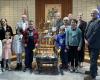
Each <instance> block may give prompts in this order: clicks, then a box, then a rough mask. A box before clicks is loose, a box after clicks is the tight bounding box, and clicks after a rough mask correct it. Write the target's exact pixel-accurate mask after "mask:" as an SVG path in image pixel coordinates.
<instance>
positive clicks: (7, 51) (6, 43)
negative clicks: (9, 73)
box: [2, 32, 12, 70]
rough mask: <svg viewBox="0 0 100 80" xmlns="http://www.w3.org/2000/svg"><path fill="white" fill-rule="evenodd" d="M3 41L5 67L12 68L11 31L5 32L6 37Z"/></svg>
mask: <svg viewBox="0 0 100 80" xmlns="http://www.w3.org/2000/svg"><path fill="white" fill-rule="evenodd" d="M2 43H3V54H2V58H3V60H4V62H5V64H4V68H5V69H6V70H10V59H11V44H12V39H11V34H10V32H6V33H5V39H3V41H2Z"/></svg>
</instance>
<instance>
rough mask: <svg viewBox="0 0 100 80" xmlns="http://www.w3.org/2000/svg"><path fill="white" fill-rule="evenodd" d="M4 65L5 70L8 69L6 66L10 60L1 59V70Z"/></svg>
mask: <svg viewBox="0 0 100 80" xmlns="http://www.w3.org/2000/svg"><path fill="white" fill-rule="evenodd" d="M4 63H6V68H8V67H9V66H8V64H10V60H9V59H6V60H5V59H2V61H1V68H4V65H5V64H4Z"/></svg>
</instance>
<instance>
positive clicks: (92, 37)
mask: <svg viewBox="0 0 100 80" xmlns="http://www.w3.org/2000/svg"><path fill="white" fill-rule="evenodd" d="M85 38H86V40H87V41H88V42H89V47H90V48H95V49H100V19H95V20H91V21H90V22H89V23H88V25H87V28H86V32H85Z"/></svg>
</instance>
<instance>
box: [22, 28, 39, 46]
mask: <svg viewBox="0 0 100 80" xmlns="http://www.w3.org/2000/svg"><path fill="white" fill-rule="evenodd" d="M28 32H29V28H28V29H27V30H25V31H24V32H23V42H24V44H27V43H28ZM33 37H34V41H33V42H34V43H35V47H36V46H37V44H38V38H39V35H38V32H37V30H36V29H33Z"/></svg>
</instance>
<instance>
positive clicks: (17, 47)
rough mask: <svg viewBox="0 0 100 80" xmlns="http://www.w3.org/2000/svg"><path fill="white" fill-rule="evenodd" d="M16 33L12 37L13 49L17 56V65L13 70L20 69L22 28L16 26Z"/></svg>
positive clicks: (22, 49)
mask: <svg viewBox="0 0 100 80" xmlns="http://www.w3.org/2000/svg"><path fill="white" fill-rule="evenodd" d="M16 32H17V34H16V35H15V36H14V38H13V51H14V53H15V54H16V56H17V66H16V68H15V70H21V69H22V52H23V51H24V46H23V35H22V34H21V33H22V29H20V28H18V29H17V30H16Z"/></svg>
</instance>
